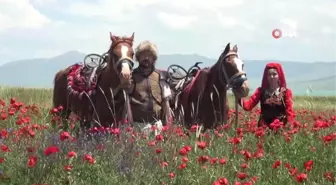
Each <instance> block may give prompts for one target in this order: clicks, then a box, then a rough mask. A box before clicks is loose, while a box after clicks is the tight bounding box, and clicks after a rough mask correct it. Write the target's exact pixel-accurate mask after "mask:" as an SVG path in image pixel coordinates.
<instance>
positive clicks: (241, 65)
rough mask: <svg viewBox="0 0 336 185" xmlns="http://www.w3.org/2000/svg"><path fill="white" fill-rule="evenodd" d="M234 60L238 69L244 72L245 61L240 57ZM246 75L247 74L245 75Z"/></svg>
mask: <svg viewBox="0 0 336 185" xmlns="http://www.w3.org/2000/svg"><path fill="white" fill-rule="evenodd" d="M233 61H234V62H235V63H236V66H237V69H238V71H239V72H240V73H243V72H244V71H243V66H244V62H243V61H242V60H240V58H234V59H233ZM243 77H245V75H243Z"/></svg>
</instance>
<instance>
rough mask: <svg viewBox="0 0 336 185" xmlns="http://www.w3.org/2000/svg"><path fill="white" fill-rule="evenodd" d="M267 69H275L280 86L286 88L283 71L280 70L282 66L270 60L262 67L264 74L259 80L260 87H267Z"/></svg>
mask: <svg viewBox="0 0 336 185" xmlns="http://www.w3.org/2000/svg"><path fill="white" fill-rule="evenodd" d="M269 69H276V70H277V72H278V75H279V81H280V87H285V88H286V78H285V73H284V72H283V70H282V66H281V64H280V63H277V62H271V63H268V64H267V65H266V67H265V69H264V75H263V78H262V82H261V88H263V89H266V88H268V86H269V85H268V80H267V73H268V70H269Z"/></svg>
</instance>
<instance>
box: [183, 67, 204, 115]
mask: <svg viewBox="0 0 336 185" xmlns="http://www.w3.org/2000/svg"><path fill="white" fill-rule="evenodd" d="M200 72H201V70H197V73H196V75H195V77H194V78H193V79H192V80H191V82H190V83H189V84H188V85H187V86H186V87H185V88H184V90H183V93H182V105H184V107H185V108H184V110H185V109H188V108H189V105H188V100H189V96H190V92H191V90H192V88H193V87H194V84H195V82H196V79H197V78H198V76H199V74H200Z"/></svg>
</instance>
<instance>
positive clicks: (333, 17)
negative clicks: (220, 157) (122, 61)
mask: <svg viewBox="0 0 336 185" xmlns="http://www.w3.org/2000/svg"><path fill="white" fill-rule="evenodd" d="M335 10H336V1H335V0H318V1H317V0H203V1H201V0H120V1H119V0H118V1H117V0H0V56H1V61H0V65H1V64H4V63H6V62H9V61H14V60H21V59H31V58H40V57H53V56H57V55H60V54H62V53H65V52H67V51H70V50H76V51H79V52H82V53H104V52H106V51H107V49H108V48H109V46H110V43H111V40H110V36H109V35H110V32H112V33H113V34H115V35H119V36H123V35H126V36H130V35H131V34H132V33H133V32H134V33H135V41H134V42H135V46H136V45H137V44H139V43H140V42H141V41H143V40H150V41H152V42H154V43H155V44H156V45H157V46H158V49H159V54H177V53H178V54H198V55H202V56H206V57H210V58H214V59H217V58H218V56H219V55H220V54H221V51H222V50H223V49H224V48H225V46H226V44H227V43H229V42H230V43H232V44H237V46H238V52H239V55H240V57H241V58H242V59H245V60H251V59H254V60H279V61H284V60H290V61H303V62H314V61H336V11H335ZM275 28H278V29H280V30H282V32H283V36H282V37H281V38H279V39H275V38H273V37H272V31H273V30H274V29H275ZM291 33H292V34H294V35H295V36H294V37H290V36H289V35H291ZM286 34H287V35H286Z"/></svg>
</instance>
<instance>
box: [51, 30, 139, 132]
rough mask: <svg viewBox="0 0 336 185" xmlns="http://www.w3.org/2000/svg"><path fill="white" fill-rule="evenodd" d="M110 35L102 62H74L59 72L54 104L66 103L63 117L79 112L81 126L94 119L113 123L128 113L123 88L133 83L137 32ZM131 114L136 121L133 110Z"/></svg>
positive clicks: (55, 105) (97, 121) (62, 104)
mask: <svg viewBox="0 0 336 185" xmlns="http://www.w3.org/2000/svg"><path fill="white" fill-rule="evenodd" d="M110 39H111V41H112V43H111V46H110V48H109V50H108V52H107V53H106V54H105V55H103V56H101V57H100V59H99V60H100V62H101V64H99V65H98V66H96V67H95V68H94V67H89V66H87V65H83V64H74V65H72V66H70V67H68V68H66V69H63V70H60V71H59V72H57V73H56V75H55V79H54V92H53V106H54V107H59V106H63V111H62V117H63V118H65V119H67V118H69V115H70V113H71V115H72V116H73V115H77V116H76V117H79V119H80V121H81V123H82V124H81V126H85V127H89V126H90V125H89V124H88V123H91V122H92V121H95V122H96V123H97V124H98V125H99V126H111V125H112V124H113V123H116V120H121V118H122V117H123V116H124V115H123V113H125V107H124V105H125V101H127V98H126V99H125V98H124V97H125V96H124V94H125V93H120V92H124V91H122V90H121V91H120V89H123V88H127V87H128V85H129V84H130V78H131V72H132V70H133V65H134V63H133V56H134V50H133V40H134V33H133V34H132V36H131V37H119V36H115V35H112V34H111V33H110ZM98 56H99V55H98ZM93 69H94V70H93ZM127 105H128V107H127V108H128V109H129V104H127ZM128 116H129V119H130V120H129V121H130V122H132V117H131V113H130V112H129V114H128ZM114 126H115V125H114Z"/></svg>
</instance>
